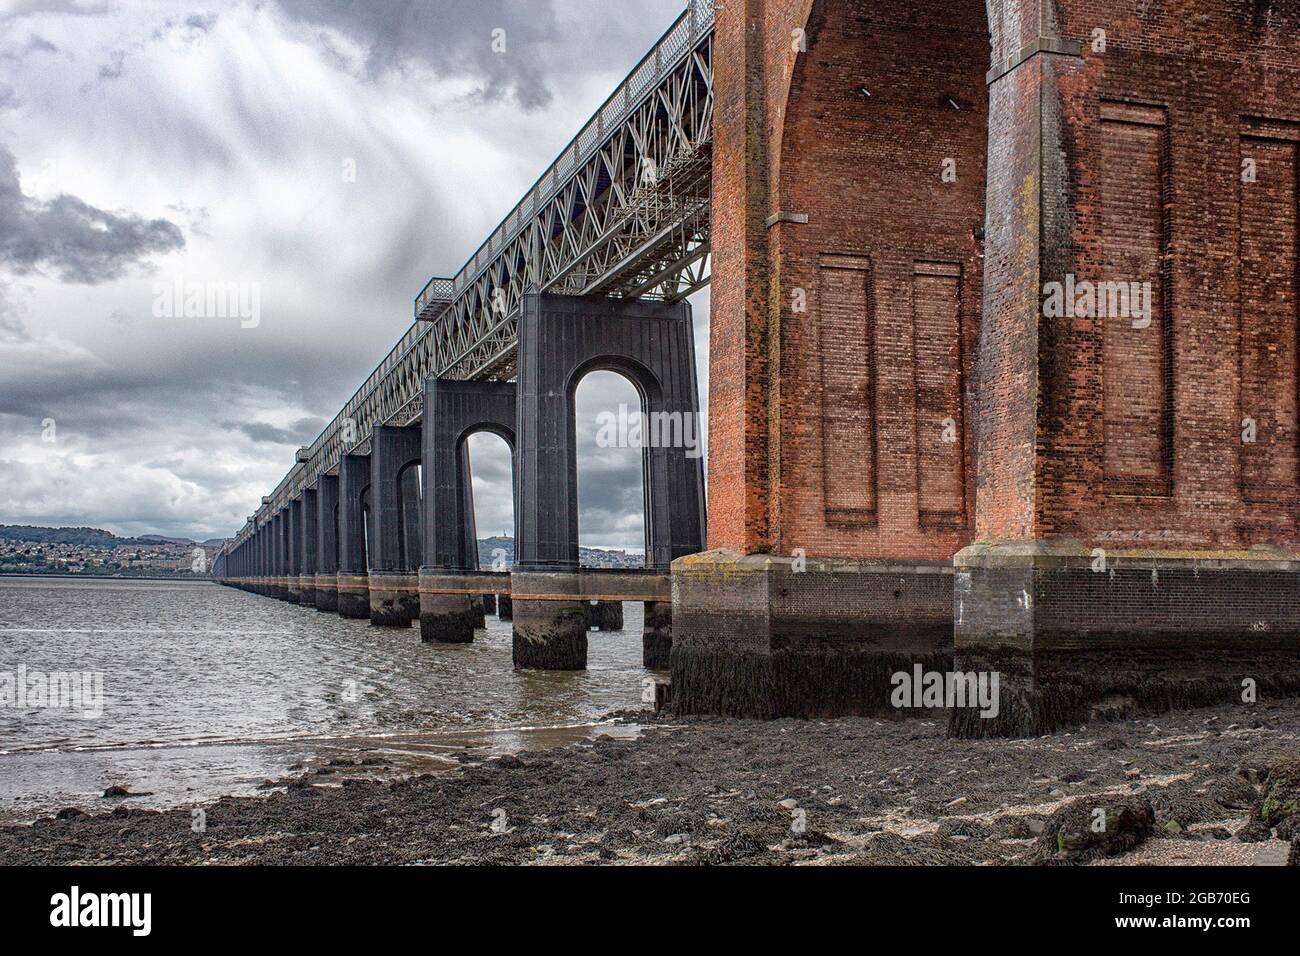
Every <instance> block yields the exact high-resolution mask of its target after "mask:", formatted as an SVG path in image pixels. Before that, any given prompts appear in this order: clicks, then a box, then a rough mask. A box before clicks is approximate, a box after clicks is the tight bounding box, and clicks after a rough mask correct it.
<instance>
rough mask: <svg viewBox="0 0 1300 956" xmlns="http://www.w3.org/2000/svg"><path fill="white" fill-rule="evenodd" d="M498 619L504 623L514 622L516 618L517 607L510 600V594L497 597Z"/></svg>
mask: <svg viewBox="0 0 1300 956" xmlns="http://www.w3.org/2000/svg"><path fill="white" fill-rule="evenodd" d="M497 617H499V618H501V620H503V621H513V620H514V617H515V605H514V602H513V601H511V600H510V595H509V594H498V595H497Z"/></svg>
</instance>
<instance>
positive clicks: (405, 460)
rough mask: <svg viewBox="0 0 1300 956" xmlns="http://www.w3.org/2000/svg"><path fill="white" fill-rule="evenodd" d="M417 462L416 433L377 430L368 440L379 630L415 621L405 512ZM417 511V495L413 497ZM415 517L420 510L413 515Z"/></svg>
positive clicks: (413, 568) (373, 614)
mask: <svg viewBox="0 0 1300 956" xmlns="http://www.w3.org/2000/svg"><path fill="white" fill-rule="evenodd" d="M419 462H420V429H419V428H418V427H406V428H394V427H392V426H385V425H379V426H376V427H375V428H374V429H373V430H372V431H371V438H370V503H371V507H370V525H369V538H368V541H369V546H370V574H369V590H370V623H371V624H376V625H379V626H381V627H409V626H410V624H411V622H412V621H414V620H415V619H416V618H417V617H419V613H420V592H419V581H418V570H417V565H418V560H412V558H411V554H410V551H411V549H412V548H413V547H415V546H418V543H419V542H418V537H419V529H418V526H417V527H416V529H415V537H416V538H417V540H416V541H414V542H413V541H411V540H410V538H411V529H410V528H409V527H408V525H407V516H408V512H407V508H408V507H409V503H410V500H411V497H412V492H411V489H412V487H413V483H412V482H411V481H410V477H412V476H413V475H414V474H415V472H414V468H415V466H416V465H418V464H419ZM414 497H415V503H416V505H417V507H418V503H419V496H418V490H417V491H416V492H415V496H414ZM416 514H417V515H418V510H417V512H416Z"/></svg>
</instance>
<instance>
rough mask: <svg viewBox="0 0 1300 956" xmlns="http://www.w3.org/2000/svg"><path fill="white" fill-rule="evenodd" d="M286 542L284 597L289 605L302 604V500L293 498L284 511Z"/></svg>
mask: <svg viewBox="0 0 1300 956" xmlns="http://www.w3.org/2000/svg"><path fill="white" fill-rule="evenodd" d="M285 511H286V513H287V515H288V520H287V521H286V524H285V529H286V533H287V540H286V541H285V548H286V553H287V555H288V558H287V560H286V562H285V582H284V585H285V595H286V598H285V599H286V600H287V601H288V602H289V603H290V604H301V603H302V499H301V498H295V499H293V500H292V501H290V502H289V506H288V508H286V509H285Z"/></svg>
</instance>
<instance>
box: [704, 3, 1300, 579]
mask: <svg viewBox="0 0 1300 956" xmlns="http://www.w3.org/2000/svg"><path fill="white" fill-rule="evenodd" d="M986 9H987V20H986ZM795 29H803V30H805V31H806V43H807V52H803V53H798V54H796V52H795V50H794V46H795V45H796V44H794V43H793V42H792V41H794V40H796V39H797V37H795V36H794V35H793V34H792V31H793V30H795ZM1099 29H1100V30H1104V31H1105V48H1104V50H1102V49H1100V48H1097V46H1096V44H1097V40H1098V38H1099V37H1098V35H1097V34H1096V33H1095V32H1094V31H1096V30H1099ZM990 33H991V37H990ZM1040 35H1041V36H1043V37H1046V38H1048V42H1049V45H1051V44H1055V46H1054V47H1053V48H1054V49H1057V50H1061V49H1065V50H1066V51H1067V52H1066V54H1065V55H1062V54H1061V53H1060V52H1055V53H1043V54H1039V55H1037V56H1033V57H1031V58H1030V59H1028V60H1026V61H1024V62H1022V63H1020V65H1018V66H1015V68H1014V69H1013V70H1012V71H1011V72H1010V73H1009V74H1007V75H1006V76H1004V77H1002V78H1001V79H1000V80H998V81H996V82H995V83H994V84H993V86H992V88H991V93H990V92H988V91H986V87H985V85H984V75H983V74H984V71H985V70H987V69H988V67H989V63H990V59H991V61H992V63H993V64H994V75H995V76H996V75H997V73H998V72H999V71H1000V70H1002V69H1005V68H1006V67H1007V65H1008V62H1010V63H1011V64H1015V63H1017V62H1019V58H1018V54H1019V52H1020V51H1021V50H1022V49H1023V48H1025V47H1026V45H1031V44H1035V43H1038V42H1039V37H1040ZM1070 41H1074V42H1077V43H1078V44H1080V46H1081V49H1082V53H1081V55H1068V44H1069V42H1070ZM715 44H716V45H715V61H716V70H715V83H716V96H717V103H716V112H715V146H714V149H715V157H714V159H715V161H714V233H713V242H714V276H715V279H714V285H713V316H712V323H713V328H712V356H711V361H712V369H711V390H712V394H711V399H710V404H711V429H710V439H711V442H710V443H711V449H710V452H711V453H710V502H709V518H710V520H709V527H710V542H709V543H710V546H711V547H736V548H740V549H741V550H746V551H748V550H753V549H754V548H755V547H756V546H758V545H760V544H767V545H770V546H772V547H773V548H774V549H775V550H777V551H779V552H784V553H790V552H791V551H793V550H794V549H798V548H802V549H804V550H805V551H807V553H808V554H810V555H818V554H824V555H838V556H846V557H893V558H917V559H924V558H943V557H949V556H951V555H952V553H953V552H954V551H955V550H957V549H958V548H959V547H961V546H962V544H963V543H965V542H966V541H967V540H969V538H970V537H971V535H972V533H973V535H974V537H976V538H978V539H982V540H993V539H1027V538H1034V537H1043V536H1052V535H1059V534H1069V535H1074V536H1077V537H1079V538H1080V539H1082V540H1083V541H1085V542H1088V543H1090V544H1100V545H1103V546H1108V547H1114V548H1123V547H1139V548H1140V547H1158V548H1176V549H1209V550H1229V549H1242V548H1248V547H1250V546H1252V545H1259V544H1275V545H1279V546H1283V547H1287V548H1296V547H1300V540H1298V539H1300V532H1298V530H1297V508H1296V505H1297V504H1300V423H1298V422H1297V404H1298V402H1300V399H1298V398H1297V395H1298V392H1297V388H1298V387H1300V384H1298V383H1297V366H1298V364H1300V362H1298V359H1297V341H1296V337H1297V324H1298V323H1300V313H1298V311H1297V308H1298V306H1297V302H1298V301H1300V289H1298V288H1297V285H1298V284H1300V280H1298V278H1297V276H1298V274H1300V273H1298V269H1300V266H1298V264H1297V232H1298V228H1300V227H1298V220H1300V208H1298V206H1297V199H1296V197H1297V195H1298V194H1300V66H1298V65H1300V0H1181V2H1178V0H1142V2H1139V3H1137V4H1134V3H1132V2H1119V0H1043V2H1041V3H1039V2H1037V0H1033V2H1031V0H989V2H988V4H987V5H986V4H984V3H981V2H978V0H976V2H971V0H959V2H957V3H948V4H942V3H939V2H936V0H918V2H908V3H904V4H895V5H885V4H875V3H868V2H866V0H816V2H815V3H814V2H812V0H734V2H728V3H727V4H726V5H725V6H722V7H720V8H719V11H718V29H717V35H716V40H715ZM990 53H991V57H990ZM862 87H866V88H867V89H868V90H870V91H871V94H872V95H871V96H869V97H868V96H866V95H865V94H863V93H862V92H860V90H861V88H862ZM949 99H951V100H952V101H953V102H954V103H955V104H956V105H957V106H958V107H959V109H954V108H953V105H952V104H951V103H949V102H948V100H949ZM986 117H987V119H986ZM986 130H987V131H988V138H987V152H988V169H987V193H985V191H984V187H985V169H984V157H985V142H986V140H985V131H986ZM945 158H952V159H954V160H955V162H956V174H957V178H956V181H955V182H953V183H944V182H942V180H941V178H940V173H941V163H942V160H943V159H945ZM1243 160H1251V161H1252V162H1253V164H1254V177H1255V178H1254V181H1253V182H1243V181H1242V163H1243ZM986 204H987V213H988V219H987V222H988V236H987V239H986V243H985V245H984V248H983V250H982V249H981V246H980V244H979V243H978V242H977V241H976V240H975V238H974V236H973V235H972V230H973V227H974V226H975V225H976V223H978V222H979V221H980V220H981V219H982V218H983V216H984V210H985V205H986ZM778 214H807V216H808V222H807V223H806V224H802V223H796V222H790V221H783V222H779V223H777V224H776V225H774V226H772V227H770V228H769V227H768V226H767V224H766V221H767V219H768V217H771V216H775V215H778ZM982 252H985V253H987V259H984V258H982ZM1067 274H1068V275H1072V276H1074V277H1075V278H1076V279H1077V280H1090V281H1125V282H1127V281H1135V282H1139V283H1150V290H1151V295H1152V303H1151V304H1152V308H1151V314H1150V322H1149V324H1144V325H1143V326H1142V327H1141V328H1135V327H1133V326H1132V325H1131V323H1129V324H1125V322H1124V320H1125V319H1127V318H1128V317H1119V320H1118V321H1113V320H1112V319H1113V318H1114V317H1110V316H1106V315H1104V314H1102V315H1090V316H1081V317H1065V318H1061V319H1055V318H1054V319H1050V320H1049V319H1044V318H1043V317H1042V316H1041V299H1042V284H1043V283H1044V282H1046V281H1062V282H1063V281H1064V280H1065V277H1066V276H1067ZM797 289H802V290H803V292H804V294H805V296H806V304H807V311H806V312H801V313H796V312H795V311H794V310H793V299H792V293H793V292H794V291H795V290H797ZM981 299H982V309H981ZM977 336H978V341H977V338H976V337H977ZM977 384H978V389H976V386H977ZM959 398H960V399H964V400H963V401H959ZM949 410H950V414H943V415H942V418H941V419H940V422H941V423H942V420H943V419H951V420H952V422H953V423H954V424H956V425H957V426H958V433H959V434H960V435H961V437H962V441H961V442H960V443H958V448H957V449H952V448H950V449H947V450H948V451H956V452H959V453H957V454H954V455H945V449H944V448H942V447H939V446H938V445H936V444H935V443H934V442H932V441H930V440H929V438H930V436H931V435H932V434H934V433H935V432H937V431H939V430H938V429H936V427H935V425H936V423H935V422H934V419H935V418H936V417H939V416H940V415H941V413H943V412H945V411H949ZM1243 419H1250V420H1251V422H1252V423H1253V427H1254V430H1255V441H1254V442H1253V443H1250V442H1243V441H1242V431H1243V425H1242V420H1243ZM976 448H978V456H976V455H975V449H976ZM972 526H973V527H972Z"/></svg>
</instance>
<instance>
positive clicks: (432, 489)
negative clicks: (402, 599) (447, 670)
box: [420, 378, 517, 644]
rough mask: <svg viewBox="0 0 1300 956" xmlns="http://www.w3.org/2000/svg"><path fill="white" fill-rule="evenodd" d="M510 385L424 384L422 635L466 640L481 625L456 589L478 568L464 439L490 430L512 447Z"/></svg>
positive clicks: (474, 601) (474, 602)
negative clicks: (465, 577) (468, 574)
mask: <svg viewBox="0 0 1300 956" xmlns="http://www.w3.org/2000/svg"><path fill="white" fill-rule="evenodd" d="M516 417H517V416H516V408H515V386H514V385H513V384H510V383H507V382H465V381H452V380H443V379H436V378H430V379H428V380H427V381H426V382H425V385H424V418H423V422H422V424H423V429H424V431H423V442H424V449H423V454H424V475H425V488H426V493H425V498H424V510H425V520H424V529H425V537H424V562H423V564H422V565H421V567H420V637H421V639H422V640H425V641H441V642H443V643H451V644H464V643H468V642H470V641H472V640H473V639H474V630H475V628H478V627H483V626H484V623H485V622H484V620H483V613H482V609H483V604H482V602H481V601H480V600H479V599H478V598H477V597H476V596H473V595H469V594H463V593H458V592H457V590H456V589H457V587H458V586H460V585H462V584H463V580H464V575H465V573H466V572H470V571H476V570H478V566H479V565H478V540H477V538H478V536H477V532H476V529H475V524H474V495H473V487H472V485H471V483H470V477H471V476H470V469H469V454H468V448H467V446H466V441H467V439H468V437H469V435H470V434H471V433H473V432H475V431H492V432H494V433H496V434H498V435H500V436H501V437H502V438H503V439H505V441H506V443H507V444H508V445H509V446H510V448H511V450H512V451H513V450H514V447H515V420H516Z"/></svg>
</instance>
